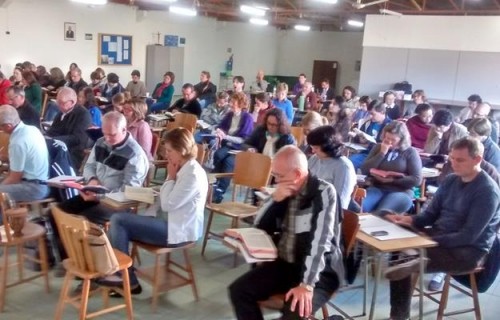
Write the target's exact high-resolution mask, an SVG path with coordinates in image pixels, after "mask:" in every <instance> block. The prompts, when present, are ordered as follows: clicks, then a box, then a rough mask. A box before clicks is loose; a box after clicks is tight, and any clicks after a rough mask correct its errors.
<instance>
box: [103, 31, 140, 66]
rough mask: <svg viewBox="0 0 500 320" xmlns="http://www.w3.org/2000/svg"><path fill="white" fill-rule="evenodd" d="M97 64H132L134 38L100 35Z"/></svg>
mask: <svg viewBox="0 0 500 320" xmlns="http://www.w3.org/2000/svg"><path fill="white" fill-rule="evenodd" d="M97 41H98V51H97V63H98V64H99V65H103V64H108V65H109V64H114V65H131V64H132V36H126V35H119V34H106V33H99V37H98V39H97Z"/></svg>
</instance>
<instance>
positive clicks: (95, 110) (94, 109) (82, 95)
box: [78, 87, 102, 127]
mask: <svg viewBox="0 0 500 320" xmlns="http://www.w3.org/2000/svg"><path fill="white" fill-rule="evenodd" d="M78 104H79V105H81V106H83V107H85V108H86V109H87V110H88V111H89V113H90V117H91V118H92V126H94V127H101V125H102V121H101V118H102V112H101V109H99V107H98V106H97V102H96V100H95V96H94V91H93V90H92V88H91V87H85V88H83V89H82V90H80V92H79V93H78Z"/></svg>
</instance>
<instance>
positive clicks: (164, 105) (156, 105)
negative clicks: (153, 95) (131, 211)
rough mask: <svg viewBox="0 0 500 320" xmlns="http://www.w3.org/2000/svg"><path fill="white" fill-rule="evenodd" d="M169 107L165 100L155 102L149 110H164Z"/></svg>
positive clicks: (152, 111)
mask: <svg viewBox="0 0 500 320" xmlns="http://www.w3.org/2000/svg"><path fill="white" fill-rule="evenodd" d="M168 107H169V103H166V102H155V103H153V104H151V106H150V107H149V112H151V113H154V112H158V111H165V110H167V109H168Z"/></svg>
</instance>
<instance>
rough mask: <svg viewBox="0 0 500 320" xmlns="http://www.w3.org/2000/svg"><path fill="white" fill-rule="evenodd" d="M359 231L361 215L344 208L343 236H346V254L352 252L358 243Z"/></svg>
mask: <svg viewBox="0 0 500 320" xmlns="http://www.w3.org/2000/svg"><path fill="white" fill-rule="evenodd" d="M358 231H359V216H358V215H357V214H355V213H354V212H352V211H349V210H344V220H343V221H342V236H343V237H344V245H345V254H346V255H348V254H349V253H351V251H352V249H353V248H354V244H355V243H356V234H357V233H358Z"/></svg>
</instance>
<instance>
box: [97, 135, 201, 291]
mask: <svg viewBox="0 0 500 320" xmlns="http://www.w3.org/2000/svg"><path fill="white" fill-rule="evenodd" d="M165 153H166V158H167V160H168V165H167V170H168V176H167V179H166V181H165V183H164V184H163V185H162V187H161V189H160V195H159V198H158V200H157V201H156V203H155V204H154V205H153V206H151V207H150V208H149V209H148V210H147V211H146V212H145V215H137V214H133V213H118V214H114V215H113V216H112V218H111V228H110V231H109V235H110V238H111V239H110V240H111V245H112V246H113V248H116V249H118V250H120V251H122V252H129V247H128V244H129V242H130V241H140V242H143V243H147V244H151V245H155V246H165V247H168V246H172V247H175V246H179V245H181V244H183V243H186V242H192V241H197V240H198V239H199V238H200V237H201V235H202V232H203V217H204V215H203V211H204V209H205V201H206V197H207V192H208V180H207V175H206V173H205V171H204V170H203V168H202V167H201V166H200V164H199V163H198V162H197V161H196V154H197V147H196V143H195V141H194V137H193V135H192V134H191V132H189V131H188V130H187V129H184V128H176V129H173V130H171V131H170V132H169V133H168V134H167V136H166V139H165ZM129 275H130V286H131V291H132V294H139V293H141V291H142V289H141V286H140V285H139V281H138V280H137V277H136V275H135V273H134V271H133V268H132V267H131V268H129ZM121 281H122V280H121V278H120V277H118V276H116V275H113V276H109V277H107V278H105V279H102V280H101V281H100V284H103V285H109V286H117V285H118V286H119V285H121ZM113 294H114V295H117V293H113Z"/></svg>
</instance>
